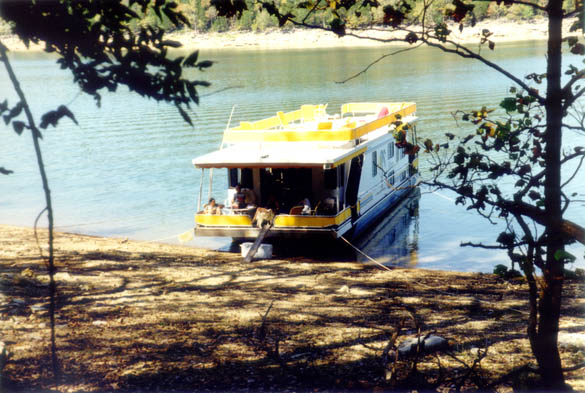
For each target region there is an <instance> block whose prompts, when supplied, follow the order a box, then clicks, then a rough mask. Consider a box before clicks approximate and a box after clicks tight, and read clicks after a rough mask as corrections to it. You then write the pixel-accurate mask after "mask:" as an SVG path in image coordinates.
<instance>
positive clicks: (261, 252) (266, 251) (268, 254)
mask: <svg viewBox="0 0 585 393" xmlns="http://www.w3.org/2000/svg"><path fill="white" fill-rule="evenodd" d="M253 245H254V243H250V242H246V243H242V244H240V248H241V250H242V257H243V258H245V257H246V255H248V252H249V251H250V249H251V248H252V246H253ZM270 258H272V244H264V243H262V244H260V247H258V250H257V251H256V255H254V257H253V258H252V259H270Z"/></svg>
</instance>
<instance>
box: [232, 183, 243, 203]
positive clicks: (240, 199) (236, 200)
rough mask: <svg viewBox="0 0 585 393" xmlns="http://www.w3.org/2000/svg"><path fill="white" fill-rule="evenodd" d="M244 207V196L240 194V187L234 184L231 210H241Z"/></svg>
mask: <svg viewBox="0 0 585 393" xmlns="http://www.w3.org/2000/svg"><path fill="white" fill-rule="evenodd" d="M245 207H246V194H245V193H244V192H242V185H241V184H240V183H238V184H236V193H235V194H234V199H233V200H232V208H234V209H243V208H245Z"/></svg>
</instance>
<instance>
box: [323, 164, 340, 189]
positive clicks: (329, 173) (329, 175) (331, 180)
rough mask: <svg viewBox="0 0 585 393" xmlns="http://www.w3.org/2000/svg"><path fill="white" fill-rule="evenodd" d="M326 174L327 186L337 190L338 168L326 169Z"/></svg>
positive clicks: (325, 181)
mask: <svg viewBox="0 0 585 393" xmlns="http://www.w3.org/2000/svg"><path fill="white" fill-rule="evenodd" d="M323 176H324V178H325V179H324V183H325V188H326V189H328V190H335V189H336V188H337V168H333V169H326V170H325V173H324V174H323Z"/></svg>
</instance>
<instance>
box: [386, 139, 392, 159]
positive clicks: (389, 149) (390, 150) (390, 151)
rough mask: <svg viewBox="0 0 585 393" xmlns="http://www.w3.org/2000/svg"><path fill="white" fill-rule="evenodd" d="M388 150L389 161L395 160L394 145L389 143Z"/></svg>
mask: <svg viewBox="0 0 585 393" xmlns="http://www.w3.org/2000/svg"><path fill="white" fill-rule="evenodd" d="M386 150H387V151H388V160H390V159H392V158H394V143H392V142H390V143H388V148H387V149H386Z"/></svg>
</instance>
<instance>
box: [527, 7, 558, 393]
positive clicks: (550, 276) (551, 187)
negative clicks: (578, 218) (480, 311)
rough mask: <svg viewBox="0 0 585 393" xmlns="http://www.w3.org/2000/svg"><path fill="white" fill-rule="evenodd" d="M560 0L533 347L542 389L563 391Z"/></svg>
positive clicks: (551, 45) (552, 52)
mask: <svg viewBox="0 0 585 393" xmlns="http://www.w3.org/2000/svg"><path fill="white" fill-rule="evenodd" d="M562 6H563V2H562V1H561V0H550V1H549V5H548V12H549V23H548V28H549V36H548V51H547V55H548V61H547V95H546V115H547V118H546V122H547V124H546V135H545V143H546V152H545V154H546V155H545V159H546V178H545V189H544V194H545V211H546V217H547V225H546V233H547V238H546V262H545V267H544V271H543V275H544V285H543V288H542V290H541V294H540V302H539V305H538V312H539V319H538V331H537V333H536V337H535V342H534V344H535V345H534V346H533V351H534V355H535V357H536V360H537V362H538V367H539V371H540V375H541V378H542V383H543V386H542V387H543V388H544V389H546V390H555V391H558V390H565V389H566V385H565V380H564V376H563V370H562V365H561V358H560V355H559V350H558V331H559V317H560V311H561V294H562V290H563V278H564V277H563V270H564V269H563V268H564V266H563V263H562V261H558V260H557V259H556V258H555V253H557V252H558V251H562V250H564V241H563V235H562V232H561V227H562V219H563V217H562V210H561V208H562V207H561V206H562V205H561V147H562V130H561V128H562V119H563V111H562V90H561V67H562V53H561V44H562V23H563V22H562V20H563V19H562V18H563V9H562Z"/></svg>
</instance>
